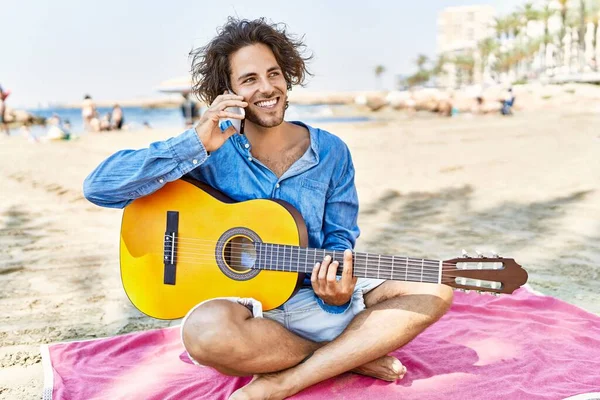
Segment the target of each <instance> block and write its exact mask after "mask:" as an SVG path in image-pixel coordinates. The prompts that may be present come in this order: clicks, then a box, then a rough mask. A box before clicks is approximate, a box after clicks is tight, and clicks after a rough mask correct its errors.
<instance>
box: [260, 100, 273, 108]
mask: <svg viewBox="0 0 600 400" xmlns="http://www.w3.org/2000/svg"><path fill="white" fill-rule="evenodd" d="M275 104H277V99H273V100H269V101H260V102H258V103H256V105H257V106H259V107H273V106H274V105H275Z"/></svg>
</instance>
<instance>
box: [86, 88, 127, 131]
mask: <svg viewBox="0 0 600 400" xmlns="http://www.w3.org/2000/svg"><path fill="white" fill-rule="evenodd" d="M81 118H82V119H83V129H84V130H86V131H90V132H101V131H112V130H121V129H123V126H124V123H125V115H124V114H123V109H122V108H121V106H119V105H118V104H115V105H114V106H113V109H112V112H108V113H106V114H104V115H103V116H100V114H99V113H98V110H97V109H96V104H94V101H93V100H92V96H90V95H89V94H87V95H85V97H84V98H83V104H81Z"/></svg>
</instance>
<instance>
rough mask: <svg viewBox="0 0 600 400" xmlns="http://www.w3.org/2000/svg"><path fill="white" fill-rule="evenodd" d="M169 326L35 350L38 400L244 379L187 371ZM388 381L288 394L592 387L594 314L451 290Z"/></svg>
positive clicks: (183, 388) (524, 298) (468, 393)
mask: <svg viewBox="0 0 600 400" xmlns="http://www.w3.org/2000/svg"><path fill="white" fill-rule="evenodd" d="M182 352H183V346H182V345H181V343H180V341H179V328H177V327H175V328H167V329H158V330H152V331H146V332H135V333H131V334H127V335H122V336H115V337H111V338H105V339H95V340H89V341H81V342H68V343H58V344H53V345H50V346H47V347H46V346H43V347H42V355H43V362H44V367H45V370H46V389H45V393H46V394H45V397H44V398H52V399H110V400H115V399H206V400H215V399H227V397H228V396H229V395H230V394H231V393H232V392H233V391H235V390H236V389H237V388H239V387H241V386H243V385H245V384H246V383H247V382H248V381H249V380H250V378H232V377H227V376H224V375H221V374H219V373H218V372H216V371H215V370H213V369H211V368H202V367H197V366H195V365H193V364H190V363H189V362H186V360H185V357H183V356H182ZM393 354H394V355H395V356H397V357H398V358H399V359H400V360H401V361H402V362H403V363H404V364H405V365H406V366H407V368H408V373H407V374H406V376H405V378H404V379H403V380H401V381H398V382H395V383H388V382H383V381H379V380H376V379H372V378H368V377H363V376H359V375H355V374H351V373H347V374H344V375H341V376H339V377H337V378H334V379H329V380H327V381H325V382H322V383H320V384H318V385H315V386H313V387H311V388H309V389H307V390H305V391H303V392H302V393H299V394H297V395H296V396H293V397H292V398H293V399H328V400H334V399H356V400H358V399H381V400H387V399H389V400H392V399H490V398H497V399H527V400H534V399H552V400H555V399H563V398H565V397H568V396H573V395H576V394H580V393H590V392H598V391H600V317H598V316H595V315H593V314H590V313H587V312H585V311H583V310H581V309H579V308H577V307H575V306H572V305H570V304H567V303H565V302H562V301H560V300H557V299H555V298H552V297H548V296H539V295H536V294H534V293H532V292H530V291H528V290H526V289H520V290H519V291H517V292H516V293H515V294H514V295H511V296H507V295H505V296H500V297H492V296H487V295H478V294H464V293H456V296H455V301H454V305H453V306H452V309H451V310H450V311H449V312H448V314H446V315H445V316H444V317H443V318H442V319H441V320H440V321H438V322H437V323H436V324H434V325H433V326H432V327H430V328H429V329H428V330H427V331H425V332H424V333H422V334H421V335H420V336H419V337H417V338H416V339H415V340H413V341H412V342H411V343H409V344H408V345H406V346H404V347H403V348H402V349H399V350H397V351H395V352H394V353H393Z"/></svg>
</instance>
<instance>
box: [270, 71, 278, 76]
mask: <svg viewBox="0 0 600 400" xmlns="http://www.w3.org/2000/svg"><path fill="white" fill-rule="evenodd" d="M270 76H272V77H273V76H279V71H274V72H271V75H270Z"/></svg>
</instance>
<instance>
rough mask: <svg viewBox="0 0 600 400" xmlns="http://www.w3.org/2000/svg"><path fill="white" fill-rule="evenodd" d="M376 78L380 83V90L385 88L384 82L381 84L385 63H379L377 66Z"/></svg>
mask: <svg viewBox="0 0 600 400" xmlns="http://www.w3.org/2000/svg"><path fill="white" fill-rule="evenodd" d="M374 72H375V78H376V79H377V82H378V85H379V90H381V89H382V88H383V86H382V84H381V75H383V73H384V72H385V67H384V66H383V65H377V66H375V71H374Z"/></svg>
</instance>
